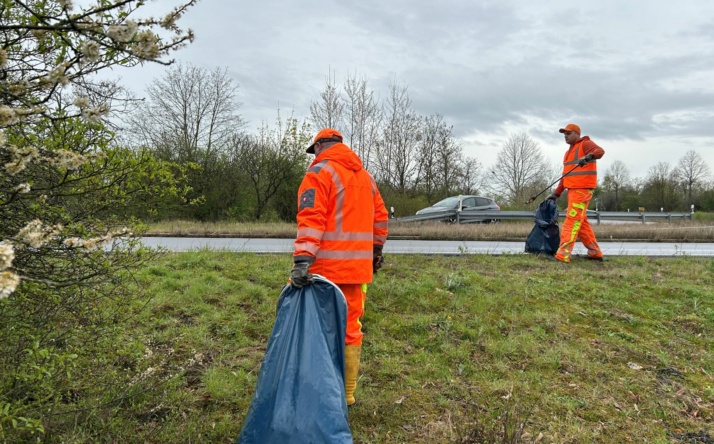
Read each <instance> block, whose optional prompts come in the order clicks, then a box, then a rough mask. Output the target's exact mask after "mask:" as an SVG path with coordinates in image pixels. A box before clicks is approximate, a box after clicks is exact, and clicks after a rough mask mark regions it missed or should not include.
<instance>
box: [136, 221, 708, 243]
mask: <svg viewBox="0 0 714 444" xmlns="http://www.w3.org/2000/svg"><path fill="white" fill-rule="evenodd" d="M591 223H593V230H594V231H595V234H596V235H597V237H598V239H599V240H600V241H602V242H606V241H610V240H616V241H632V242H638V241H648V242H714V215H712V216H711V217H707V215H702V216H700V217H697V218H696V219H695V220H694V221H686V222H675V223H671V224H669V223H666V222H657V223H652V224H650V223H648V224H639V223H628V224H608V223H603V224H601V225H596V224H595V223H594V222H593V221H591ZM532 228H533V222H532V221H530V222H526V221H503V222H500V223H497V224H462V225H458V224H446V223H441V222H399V221H394V220H392V221H390V224H389V238H390V239H434V240H440V239H443V240H484V241H490V240H503V241H525V239H526V238H527V237H528V233H530V231H531V229H532ZM296 230H297V225H296V224H294V223H285V222H272V223H270V222H266V223H260V222H253V223H241V222H197V221H182V220H174V221H164V222H156V223H152V224H149V225H148V226H147V227H146V235H149V236H196V237H274V238H292V237H295V232H296Z"/></svg>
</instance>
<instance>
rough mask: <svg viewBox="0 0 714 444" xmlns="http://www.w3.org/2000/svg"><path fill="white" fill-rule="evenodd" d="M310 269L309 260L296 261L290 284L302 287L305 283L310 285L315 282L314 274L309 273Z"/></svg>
mask: <svg viewBox="0 0 714 444" xmlns="http://www.w3.org/2000/svg"><path fill="white" fill-rule="evenodd" d="M309 269H310V263H309V262H295V263H294V264H293V269H292V270H290V285H292V286H293V287H295V288H302V287H304V286H305V285H310V284H313V283H314V282H315V278H314V277H313V275H311V274H310V273H308V270H309Z"/></svg>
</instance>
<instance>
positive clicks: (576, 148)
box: [547, 123, 605, 262]
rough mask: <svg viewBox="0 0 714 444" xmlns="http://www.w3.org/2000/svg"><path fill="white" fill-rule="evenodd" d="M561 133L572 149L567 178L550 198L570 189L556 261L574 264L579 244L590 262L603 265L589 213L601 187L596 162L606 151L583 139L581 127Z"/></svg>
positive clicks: (565, 164)
mask: <svg viewBox="0 0 714 444" xmlns="http://www.w3.org/2000/svg"><path fill="white" fill-rule="evenodd" d="M559 131H560V133H562V134H563V135H564V136H565V142H567V143H568V145H570V147H569V148H568V151H567V152H566V153H565V157H564V158H563V178H562V179H560V182H559V183H558V187H557V188H556V189H555V191H554V192H553V193H552V194H550V195H549V196H548V197H547V198H548V199H557V198H558V197H560V195H561V194H562V193H563V191H564V190H565V189H566V188H567V190H568V208H567V212H566V213H565V222H564V223H563V227H562V229H561V232H560V247H559V248H558V251H557V252H556V253H555V258H556V259H557V260H559V261H561V262H570V257H571V254H572V252H573V246H574V245H575V241H576V240H579V241H580V242H582V243H583V245H585V247H586V248H587V249H588V254H587V256H586V258H588V259H592V260H598V261H602V251H601V250H600V246H599V245H598V244H597V239H596V238H595V233H594V232H593V229H592V227H591V226H590V222H588V216H587V209H588V205H589V204H590V199H592V197H593V191H594V190H595V187H597V162H595V160H596V159H600V158H602V156H603V155H604V154H605V150H603V149H602V148H600V147H599V146H597V145H596V144H595V142H593V141H592V140H590V137H588V136H585V137H580V127H579V126H578V125H576V124H574V123H569V124H568V125H566V126H565V128H561V129H560V130H559ZM571 170H572V171H571Z"/></svg>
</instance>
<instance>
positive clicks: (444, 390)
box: [8, 251, 714, 444]
mask: <svg viewBox="0 0 714 444" xmlns="http://www.w3.org/2000/svg"><path fill="white" fill-rule="evenodd" d="M289 269H290V257H289V255H287V254H283V255H255V254H245V253H230V252H214V251H196V252H190V253H171V254H166V255H163V256H162V257H160V258H157V259H153V260H152V261H151V262H150V263H148V264H147V266H145V267H144V268H142V269H141V270H140V272H139V273H138V275H137V276H136V282H135V287H136V289H137V290H139V291H141V292H143V293H145V294H148V295H152V297H151V299H150V300H149V301H148V302H147V303H146V306H144V307H141V308H143V310H142V311H141V312H140V314H139V315H138V317H136V318H134V319H119V320H118V323H117V325H116V328H117V330H118V331H119V332H121V333H120V336H119V338H118V340H117V342H116V343H115V346H114V347H112V348H97V349H96V350H94V353H95V354H94V356H92V357H91V358H88V357H82V359H83V360H85V362H81V363H77V365H78V366H79V367H81V368H83V369H85V370H84V371H83V372H82V373H81V374H76V375H74V378H73V379H74V380H73V383H72V385H71V386H70V387H66V388H65V391H64V393H66V397H65V398H64V399H63V400H62V403H63V406H62V409H60V410H61V411H62V414H57V415H49V416H44V417H43V418H42V423H43V425H44V428H45V430H48V431H49V430H51V431H52V434H51V435H50V436H47V437H46V438H47V439H48V440H49V442H76V443H82V442H86V443H90V442H97V441H102V442H153V443H169V442H171V443H179V442H180V443H188V442H191V443H202V442H204V443H232V442H233V441H234V439H235V438H236V437H237V435H238V434H239V432H240V429H241V424H242V421H243V419H244V417H245V414H246V411H247V409H248V406H249V404H250V401H251V398H252V395H253V391H254V389H255V385H256V379H257V375H258V372H259V369H260V364H261V360H262V357H263V354H264V352H265V347H266V345H267V339H268V338H269V336H270V332H271V329H272V325H273V320H274V316H275V304H276V301H277V297H278V295H279V293H280V291H281V288H282V286H283V285H284V284H285V282H286V280H287V275H288V270H289ZM711 288H714V261H713V260H712V259H710V258H693V257H679V258H657V259H652V258H644V257H622V258H612V259H610V258H608V261H607V262H605V263H591V262H589V261H585V260H581V261H574V262H573V263H571V264H570V265H568V266H566V265H563V264H555V263H553V262H550V261H545V260H542V259H541V258H539V257H537V256H530V255H513V256H510V255H506V256H487V255H463V256H451V257H433V256H430V257H425V256H419V255H399V256H395V255H393V256H387V263H386V265H385V267H384V268H383V269H382V270H380V272H379V274H378V275H377V277H376V280H375V283H374V285H372V286H371V287H370V290H369V294H368V300H367V306H366V316H365V318H364V331H365V335H366V336H365V343H364V351H363V365H362V368H361V372H362V373H361V377H360V380H359V388H358V392H357V398H358V402H357V404H356V405H355V406H353V407H351V408H350V410H349V419H350V425H351V429H352V432H353V434H354V438H355V442H356V443H380V444H388V443H404V442H409V443H535V442H542V443H575V442H577V443H590V442H599V443H626V442H650V443H673V442H674V443H676V442H682V443H685V442H686V443H690V442H696V443H700V442H701V443H711V442H712V437H713V436H714V428H713V427H712V423H714V298H713V297H712V294H711ZM109 308H110V307H107V309H109ZM137 308H139V307H137ZM111 377H120V378H121V379H122V380H124V381H126V382H125V384H126V387H125V390H122V392H121V396H117V394H118V393H117V392H103V391H101V390H100V387H101V385H100V386H98V385H96V384H95V380H97V379H106V378H111ZM10 432H11V431H10ZM700 437H701V440H698V441H697V440H692V439H694V438H696V439H699V438H700ZM12 438H13V436H12V435H8V439H10V441H8V442H22V441H21V440H16V441H13V440H12ZM690 438H691V439H690Z"/></svg>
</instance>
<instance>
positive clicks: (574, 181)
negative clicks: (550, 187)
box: [555, 136, 605, 196]
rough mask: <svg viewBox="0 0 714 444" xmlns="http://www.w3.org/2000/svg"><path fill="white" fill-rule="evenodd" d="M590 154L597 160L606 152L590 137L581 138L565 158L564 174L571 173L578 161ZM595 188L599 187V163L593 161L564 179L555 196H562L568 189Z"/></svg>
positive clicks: (567, 152) (571, 147) (559, 184)
mask: <svg viewBox="0 0 714 444" xmlns="http://www.w3.org/2000/svg"><path fill="white" fill-rule="evenodd" d="M588 154H592V155H593V157H594V158H595V159H600V158H602V156H603V155H604V154H605V150H603V149H602V148H600V147H599V146H597V145H596V144H595V142H593V141H592V140H590V137H588V136H585V137H581V138H580V139H578V140H577V142H575V143H574V144H572V145H571V146H570V148H569V149H568V151H566V153H565V156H564V157H563V174H565V173H567V172H568V171H570V170H571V169H572V168H573V167H574V166H575V165H577V164H578V160H580V159H581V158H582V157H585V156H586V155H588ZM595 187H597V162H595V161H591V162H588V163H587V164H585V165H583V166H581V167H578V168H576V169H575V170H574V171H573V172H571V173H570V174H568V175H567V176H565V177H563V178H562V179H561V180H560V183H558V187H557V188H556V189H555V194H556V195H558V196H560V195H561V194H562V193H563V191H565V189H566V188H568V189H571V188H585V189H593V188H595Z"/></svg>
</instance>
